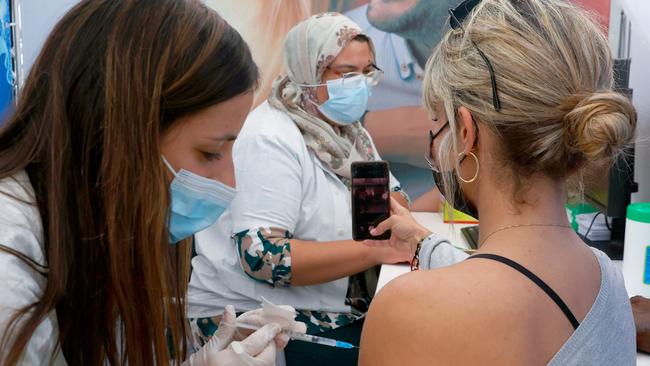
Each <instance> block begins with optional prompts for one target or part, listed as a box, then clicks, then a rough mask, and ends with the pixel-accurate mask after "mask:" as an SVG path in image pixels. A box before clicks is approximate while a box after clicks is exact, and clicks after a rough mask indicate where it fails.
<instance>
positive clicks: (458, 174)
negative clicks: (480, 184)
mask: <svg viewBox="0 0 650 366" xmlns="http://www.w3.org/2000/svg"><path fill="white" fill-rule="evenodd" d="M468 155H469V156H471V157H472V158H474V161H475V162H476V173H474V176H473V177H472V179H469V180H467V179H465V178H463V177H461V175H460V163H461V162H462V161H463V158H465V157H466V156H468ZM479 169H480V166H479V163H478V157H477V156H476V154H474V153H473V152H471V151H470V152H469V153H465V152H462V153H460V154H458V158H457V159H456V176H457V177H458V179H460V180H461V182H463V183H473V182H474V181H476V179H478V172H479Z"/></svg>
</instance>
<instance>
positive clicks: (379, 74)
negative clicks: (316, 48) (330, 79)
mask: <svg viewBox="0 0 650 366" xmlns="http://www.w3.org/2000/svg"><path fill="white" fill-rule="evenodd" d="M370 67H372V69H371V70H370V71H366V72H358V71H353V72H340V71H338V70H335V69H333V68H331V67H329V66H327V67H326V69H328V70H330V71H332V72H333V73H334V74H336V75H338V76H340V78H341V79H343V85H345V82H346V80H347V81H348V82H349V81H350V80H352V79H353V78H356V77H357V76H362V75H363V76H365V77H366V82H367V83H368V85H369V86H375V85H377V84H379V82H380V81H381V80H382V79H383V78H384V72H383V71H382V70H381V69H380V68H379V67H377V65H375V64H370Z"/></svg>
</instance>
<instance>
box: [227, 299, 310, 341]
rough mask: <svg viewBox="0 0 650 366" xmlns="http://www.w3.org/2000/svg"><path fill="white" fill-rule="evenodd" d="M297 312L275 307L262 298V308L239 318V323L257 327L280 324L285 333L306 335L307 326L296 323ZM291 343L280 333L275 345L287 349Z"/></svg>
mask: <svg viewBox="0 0 650 366" xmlns="http://www.w3.org/2000/svg"><path fill="white" fill-rule="evenodd" d="M295 318H296V310H295V309H294V308H293V307H292V306H289V305H275V304H273V303H272V302H270V301H268V300H267V299H265V298H263V297H262V308H261V309H255V310H251V311H247V312H245V313H243V314H241V315H240V316H239V317H238V318H237V323H245V324H249V325H255V326H260V327H261V326H263V325H266V324H270V323H273V324H278V325H279V326H280V327H281V329H282V330H283V331H293V332H298V333H305V332H306V331H307V325H306V324H305V323H303V322H297V321H295ZM243 332H246V330H243V329H242V330H239V333H240V334H241V333H243ZM288 342H289V336H287V335H286V334H283V333H280V334H278V336H276V337H275V343H276V345H277V346H278V347H279V348H284V347H286V345H287V343H288Z"/></svg>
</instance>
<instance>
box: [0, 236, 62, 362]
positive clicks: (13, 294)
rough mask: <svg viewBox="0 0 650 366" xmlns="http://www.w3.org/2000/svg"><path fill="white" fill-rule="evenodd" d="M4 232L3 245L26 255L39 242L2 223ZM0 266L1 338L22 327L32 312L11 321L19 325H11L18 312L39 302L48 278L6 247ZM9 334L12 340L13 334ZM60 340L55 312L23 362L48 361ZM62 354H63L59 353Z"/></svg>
mask: <svg viewBox="0 0 650 366" xmlns="http://www.w3.org/2000/svg"><path fill="white" fill-rule="evenodd" d="M0 233H2V235H0V244H2V245H4V246H5V247H10V248H12V249H15V250H18V251H20V252H21V253H22V254H27V253H29V252H30V250H29V249H30V248H29V246H32V245H33V244H36V245H38V244H37V243H35V242H34V241H33V238H32V233H31V232H29V231H27V230H24V229H22V228H17V227H14V228H7V227H3V225H2V224H0ZM0 268H2V270H1V271H0V339H2V337H3V336H4V335H5V334H4V332H6V331H7V330H8V329H13V331H14V333H13V334H15V331H16V330H18V329H20V325H21V324H22V321H24V320H25V319H26V317H28V316H29V315H27V316H25V317H22V318H21V321H19V323H11V324H17V327H13V328H9V325H10V322H11V321H12V319H13V318H14V316H15V314H16V313H17V312H18V311H20V310H21V309H23V308H25V307H27V306H30V305H32V304H34V303H36V302H37V301H39V299H40V298H41V297H42V296H43V292H44V289H45V285H46V281H47V280H46V277H45V276H44V275H43V274H41V273H39V272H38V271H37V270H36V268H34V267H32V266H30V265H29V264H28V263H27V262H26V261H25V260H23V259H21V258H19V257H18V256H16V255H15V254H12V253H9V252H7V251H5V250H2V249H0ZM37 268H38V267H37ZM9 337H10V338H9V339H12V338H11V335H9ZM57 342H58V326H57V322H56V316H55V315H54V312H51V313H50V314H49V315H48V316H47V317H46V318H45V319H43V321H42V322H41V323H40V324H39V325H38V327H37V328H36V330H35V331H34V333H32V336H31V339H30V340H29V341H28V343H27V346H26V348H25V350H24V352H23V360H22V361H23V363H25V364H45V363H48V362H49V360H50V356H51V355H52V353H53V351H54V349H55V347H56V344H57ZM59 353H60V352H59ZM60 357H62V356H61V355H59V358H60Z"/></svg>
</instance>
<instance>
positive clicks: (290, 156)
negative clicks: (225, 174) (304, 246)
mask: <svg viewBox="0 0 650 366" xmlns="http://www.w3.org/2000/svg"><path fill="white" fill-rule="evenodd" d="M301 159H302V157H301V155H300V153H299V151H297V149H295V148H294V147H293V146H292V144H291V143H290V142H287V141H283V140H282V139H281V138H280V137H277V136H264V135H253V136H247V137H245V138H243V139H242V140H241V141H237V142H236V143H235V151H234V153H233V160H234V165H235V179H236V182H237V195H236V196H235V198H234V200H233V202H232V203H231V205H230V211H231V215H232V221H233V226H232V229H233V233H237V232H241V231H242V230H247V229H257V228H260V227H264V228H270V227H274V228H280V229H284V230H288V231H289V232H294V230H295V227H296V224H297V222H298V220H299V213H300V207H301V202H302V166H301V163H302V162H301Z"/></svg>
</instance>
